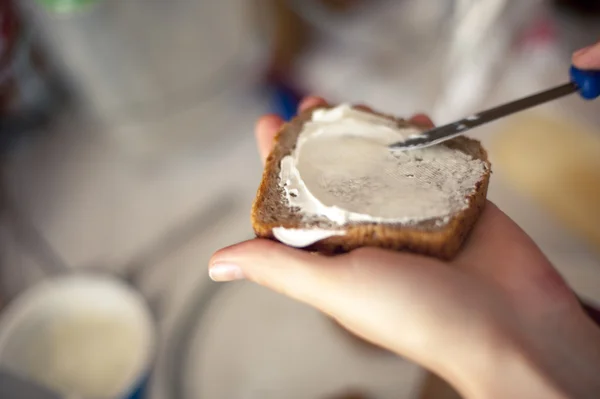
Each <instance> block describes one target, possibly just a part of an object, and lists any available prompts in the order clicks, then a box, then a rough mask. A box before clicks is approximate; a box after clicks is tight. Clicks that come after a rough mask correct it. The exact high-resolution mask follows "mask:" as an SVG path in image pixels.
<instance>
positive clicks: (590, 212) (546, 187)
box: [0, 0, 600, 399]
mask: <svg viewBox="0 0 600 399" xmlns="http://www.w3.org/2000/svg"><path fill="white" fill-rule="evenodd" d="M61 1H62V0H46V1H41V2H40V3H35V2H34V1H33V0H29V1H25V2H23V3H22V4H21V8H22V10H21V11H22V13H23V15H24V16H25V20H26V21H28V22H29V26H33V27H35V30H34V31H33V33H34V35H33V36H34V37H35V38H36V39H37V43H39V45H40V47H41V49H42V50H43V52H44V54H45V55H46V57H47V58H48V60H49V61H48V62H49V63H50V64H51V65H52V66H53V68H54V69H55V70H56V71H58V75H59V76H60V78H59V80H60V82H61V85H62V87H64V92H66V93H67V94H68V95H67V96H66V97H65V96H64V94H62V93H61V95H60V96H58V95H57V96H56V97H55V100H54V101H53V105H55V107H53V108H52V117H51V118H50V120H49V121H48V120H46V119H44V120H43V121H42V122H40V123H38V124H36V125H33V126H35V127H32V126H27V128H26V129H25V128H23V129H21V130H20V131H18V132H12V133H11V134H13V135H15V136H14V137H13V139H12V140H10V142H11V145H10V146H3V148H2V150H3V151H4V153H3V165H2V178H3V183H4V184H3V186H2V196H3V197H2V201H1V204H2V206H3V209H2V211H3V212H2V219H1V222H2V224H1V226H0V245H1V248H2V249H1V250H0V256H1V264H0V287H1V288H2V290H1V292H2V295H3V298H4V300H10V299H11V298H14V297H15V296H16V295H17V294H18V293H19V292H20V291H22V290H23V289H24V288H25V287H27V286H30V285H31V284H33V283H34V282H36V281H39V280H40V279H43V278H44V277H45V276H47V275H48V273H51V272H52V271H56V270H60V269H61V268H72V269H78V268H79V269H85V268H94V269H97V268H104V269H106V270H108V271H111V272H114V273H118V274H122V275H124V276H128V277H129V278H130V279H132V280H133V282H134V283H135V284H136V286H137V287H138V288H139V289H140V291H141V292H142V293H143V294H144V295H145V296H146V298H147V299H148V301H149V303H150V304H151V306H152V307H153V309H154V310H155V312H156V317H157V324H158V328H159V330H160V334H161V337H162V339H161V343H162V344H161V347H160V351H159V356H158V359H157V365H156V368H155V370H154V374H153V378H152V381H151V389H150V391H149V397H151V398H157V399H159V398H192V397H206V398H211V399H212V398H253V397H260V398H267V397H274V398H277V397H287V398H308V397H310V398H312V397H315V398H316V397H320V396H318V395H324V394H329V393H335V391H336V390H343V389H345V388H347V386H346V385H345V384H348V385H352V386H355V385H358V386H359V388H362V387H366V388H365V389H371V391H372V392H374V393H377V394H378V395H379V396H376V397H381V398H388V397H389V398H392V397H394V398H399V397H406V398H410V397H416V396H415V395H416V393H417V392H418V390H419V388H418V384H419V382H420V381H421V378H422V373H421V371H420V370H418V369H417V368H416V367H414V366H413V365H411V364H409V363H406V362H403V361H400V360H399V359H395V358H393V359H392V358H390V357H389V355H385V354H383V355H382V354H381V353H371V352H368V351H367V352H365V351H364V350H363V349H357V348H354V347H352V346H351V345H350V343H348V342H345V341H343V339H341V338H339V337H342V335H339V336H338V335H337V333H338V332H337V331H336V330H335V329H334V328H329V327H330V326H328V324H327V321H326V320H325V319H324V318H323V317H320V316H319V315H317V314H316V313H315V312H314V311H312V310H310V309H306V308H305V307H303V306H301V305H299V304H296V303H294V302H292V301H288V300H285V299H283V298H281V297H280V296H278V295H275V294H272V293H268V292H265V291H264V290H261V289H258V288H256V287H252V286H249V285H245V284H241V285H237V286H235V287H237V288H226V289H225V291H223V290H221V291H219V292H218V294H215V295H217V296H216V297H212V296H211V295H212V294H214V293H215V290H216V289H217V288H216V287H217V286H216V285H215V284H212V283H210V282H209V281H208V277H207V273H206V268H207V261H208V259H209V257H210V255H211V254H212V253H213V251H215V250H216V249H218V248H220V247H222V246H225V245H229V244H232V243H235V242H239V241H241V240H244V239H247V238H250V237H251V236H252V231H251V228H250V223H249V209H250V204H251V202H252V199H253V197H254V194H255V190H256V188H257V185H258V182H259V179H260V175H261V170H262V166H261V164H260V162H259V160H258V158H257V155H256V151H255V143H254V136H253V123H254V121H255V120H256V118H257V117H258V116H259V115H260V114H262V113H265V112H273V111H276V112H281V113H282V114H285V111H286V110H288V112H289V106H290V101H291V104H293V100H294V99H295V97H297V96H298V95H299V93H302V92H304V93H319V94H321V95H323V96H325V97H326V98H328V99H331V101H350V102H364V103H367V104H369V105H372V106H373V107H375V108H377V109H381V110H383V111H389V112H392V113H395V114H399V115H410V114H411V113H414V112H422V111H429V112H430V114H431V115H432V116H433V118H434V120H435V121H436V122H438V123H442V122H447V121H450V120H452V119H453V118H457V117H461V116H464V115H465V114H467V113H470V112H473V111H477V110H480V109H483V108H485V107H488V106H490V105H494V104H498V103H500V102H503V101H507V100H511V99H514V98H516V97H519V96H524V95H527V94H530V93H532V92H535V91H538V90H542V89H545V88H547V87H550V86H552V85H555V84H559V83H563V82H564V81H565V80H566V79H567V71H568V67H569V61H570V54H571V52H572V51H573V50H575V49H577V48H579V47H581V46H583V45H586V44H589V43H591V42H593V41H594V40H596V39H597V38H598V36H599V35H598V34H599V33H600V31H599V30H598V26H600V24H599V23H598V22H599V20H598V18H597V17H595V16H594V14H593V13H592V12H584V13H578V12H576V11H573V9H571V8H570V7H568V4H567V5H565V4H563V5H562V6H561V7H556V4H557V3H577V2H576V1H573V2H570V1H556V2H552V1H542V0H539V1H534V0H532V1H528V2H522V1H516V0H514V1H508V0H486V1H476V0H472V1H469V0H456V1H452V0H419V1H409V0H406V1H399V0H398V1H391V0H390V1H383V0H381V1H369V2H365V1H325V0H323V1H320V0H319V1H317V0H313V1H306V0H304V1H299V0H287V1H284V0H262V1H260V0H255V1H250V0H220V1H208V0H206V1H200V0H198V1H188V0H169V1H167V0H152V1H148V0H127V1H120V0H96V1H82V2H78V1H70V2H69V1H62V4H63V5H64V4H66V3H70V4H75V5H76V7H73V8H74V9H72V10H66V9H60V7H58V5H60V4H61ZM79 3H81V4H79ZM583 3H585V2H583ZM40 4H44V5H43V6H42V5H40ZM590 4H591V5H592V7H593V6H594V2H592V3H590ZM292 88H293V89H292ZM58 104H60V105H61V106H60V107H59V106H58ZM597 110H598V104H597V103H596V104H590V103H584V102H583V101H581V100H579V99H578V98H575V97H573V98H569V99H565V100H562V101H560V102H557V103H555V104H549V105H547V106H543V107H540V108H539V109H536V110H534V111H531V112H529V113H528V114H527V115H526V116H523V117H522V118H525V120H523V119H521V120H522V125H520V126H529V128H528V129H521V130H519V131H520V132H522V134H509V133H511V132H515V131H517V130H518V126H517V127H515V125H514V123H516V122H511V120H506V121H503V122H500V123H497V124H494V125H493V126H489V127H486V128H484V129H481V130H480V131H478V132H474V134H475V135H476V136H477V137H478V138H481V139H482V140H483V142H484V144H485V145H486V147H488V149H489V151H490V156H491V159H492V162H493V163H494V165H495V167H494V171H495V174H494V177H493V179H492V185H491V189H490V190H491V191H490V195H489V197H490V198H491V199H492V200H493V201H494V202H496V204H498V205H499V206H500V207H501V208H502V209H503V210H505V211H506V212H507V213H508V214H509V215H510V216H511V217H513V218H514V219H515V220H516V221H517V222H518V223H519V224H520V225H521V226H522V227H523V228H524V229H525V230H526V231H527V232H528V233H529V234H530V235H532V237H533V238H534V239H535V241H536V242H537V243H538V244H539V245H540V246H541V247H542V249H543V250H544V251H545V252H546V253H547V254H548V256H549V257H550V258H551V259H552V260H553V261H554V262H555V264H556V267H557V268H558V269H559V270H560V271H561V273H562V274H563V275H564V276H565V277H566V278H567V279H568V280H569V282H570V283H571V284H572V286H573V287H574V289H575V290H576V291H577V292H578V293H579V294H580V295H582V296H583V297H584V298H588V299H590V300H592V301H596V302H598V303H600V288H598V287H600V262H599V261H600V238H599V237H600V233H599V231H598V229H599V228H600V227H599V226H600V214H599V213H598V212H599V209H598V206H597V204H598V203H599V201H600V199H599V196H600V175H599V173H600V167H598V161H597V160H598V159H600V150H599V147H600V145H599V144H598V143H599V141H600V114H599V113H598V112H597ZM548 121H550V122H548ZM552 121H556V123H555V124H553V123H552ZM511 123H513V125H511ZM549 123H550V126H556V127H555V128H554V131H555V133H554V134H550V135H548V137H546V136H544V135H543V134H539V135H536V132H538V131H542V132H543V131H546V130H547V128H546V126H548V124H549ZM536 129H537V130H536ZM561 129H562V130H561ZM562 132H566V133H568V134H572V135H573V136H572V137H574V139H572V140H570V141H569V140H560V138H562V137H564V135H563V134H562ZM575 138H577V139H575ZM578 143H579V144H581V143H587V144H586V145H585V148H586V149H587V150H586V151H587V152H585V154H584V155H585V156H584V155H581V154H582V152H581V151H579V150H578V148H580V147H577V146H578ZM524 148H527V149H531V151H524V150H523V149H524ZM594 151H595V152H594ZM515 165H519V167H516V166H515ZM540 165H541V166H543V167H540ZM574 165H576V166H574ZM544 166H545V167H544ZM569 167H570V168H571V169H570V172H569V173H560V172H561V171H563V170H565V169H568V168H569ZM520 168H521V169H520ZM574 176H576V177H581V176H585V178H583V177H582V178H581V179H580V180H578V179H576V178H575V179H574ZM564 187H568V189H565V188H564ZM132 276H133V277H132ZM210 298H212V300H211V301H209V302H207V301H208V299H210ZM236 298H237V299H236ZM203 301H204V302H203ZM215 309H217V311H215ZM200 319H202V320H204V321H203V322H202V323H200V321H199V320H200ZM206 320H210V321H211V322H210V323H206ZM311 327H312V328H311ZM239 331H244V332H247V334H245V333H244V334H242V333H239ZM236 334H238V335H236ZM242 335H244V337H241V336H242ZM224 337H229V338H230V339H233V338H235V339H237V340H238V342H237V343H236V344H235V345H234V344H232V343H231V342H230V341H229V342H227V340H225V338H224ZM251 338H252V339H251ZM186 345H188V346H186ZM290 347H291V348H292V349H290ZM294 347H295V348H296V350H293V348H294ZM249 348H253V349H252V350H250V349H249ZM290 357H293V358H294V359H296V361H295V362H291V363H294V364H287V363H286V364H285V367H284V366H282V363H284V362H286V360H287V359H288V358H290ZM288 363H290V362H288ZM319 364H321V366H318V367H317V366H316V365H319ZM208 365H210V367H208ZM367 366H371V369H369V367H367ZM286 367H287V368H289V370H288V369H286ZM332 370H333V371H335V373H333V372H332ZM286 371H287V374H286ZM399 372H401V373H403V374H402V375H403V376H404V378H402V379H401V381H399V380H398V377H397V376H398V375H399V374H398V373H399ZM389 375H393V376H394V378H393V379H392V380H391V382H390V380H389V379H386V378H387V377H386V376H389ZM261 387H262V388H264V387H269V389H271V390H267V391H257V389H258V388H261ZM315 389H322V391H321V392H317V391H315ZM286 390H289V392H288V391H286ZM283 393H285V395H283ZM282 395H283V396H282ZM399 395H400V396H399ZM401 395H404V396H401Z"/></svg>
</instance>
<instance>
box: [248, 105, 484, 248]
mask: <svg viewBox="0 0 600 399" xmlns="http://www.w3.org/2000/svg"><path fill="white" fill-rule="evenodd" d="M314 110H315V109H310V110H307V111H305V112H303V113H302V114H300V115H298V116H297V117H296V118H294V119H293V120H292V121H291V122H290V123H287V124H285V125H284V126H282V128H281V130H280V131H279V133H278V134H277V136H276V137H275V142H274V146H273V149H272V151H271V153H270V155H269V157H268V158H267V162H266V166H265V169H264V173H263V178H262V181H261V183H260V187H259V189H258V193H257V196H256V199H255V201H254V204H253V206H252V216H251V219H252V226H253V228H254V231H255V233H256V235H257V237H260V238H268V239H274V240H276V238H275V235H274V233H273V229H274V228H277V227H283V228H286V229H311V228H319V229H331V230H339V228H340V226H339V225H335V224H333V223H331V221H330V220H328V219H327V218H325V217H319V216H315V217H314V218H311V220H309V221H307V220H306V219H305V218H303V215H302V213H301V212H300V211H299V210H298V209H296V208H293V207H290V206H289V204H288V202H287V200H286V197H285V193H284V190H283V188H282V187H281V185H280V183H279V173H280V164H281V160H282V159H283V158H284V157H285V156H287V155H289V154H290V153H291V152H292V151H293V150H294V148H295V146H296V140H297V138H298V136H299V134H300V133H301V132H302V128H303V126H304V124H305V123H306V122H307V121H310V120H311V117H312V113H313V111H314ZM374 114H376V115H379V116H383V117H385V118H387V119H390V120H392V121H394V122H395V123H396V124H397V126H398V127H400V128H402V127H404V128H406V127H415V126H414V125H411V124H410V123H409V122H407V121H405V120H402V119H397V118H394V117H392V116H389V115H383V114H379V113H375V112H374ZM441 145H445V146H448V147H449V148H452V149H455V150H458V151H461V152H463V153H466V154H468V155H469V156H471V157H472V158H473V159H479V160H481V161H483V162H484V163H485V171H484V173H483V174H482V175H481V179H480V180H479V181H478V182H477V183H476V185H475V187H473V191H472V194H470V195H469V196H468V197H467V198H466V200H467V201H468V206H467V207H466V208H465V209H464V210H462V211H460V212H458V213H456V214H453V215H447V218H446V220H447V223H446V222H445V223H440V219H430V220H425V221H422V222H418V223H415V224H410V225H407V224H401V223H368V222H351V223H348V224H346V225H344V226H343V228H344V230H345V231H346V234H345V235H339V236H332V237H328V238H325V239H323V240H321V241H318V242H316V243H315V244H313V245H310V246H309V247H306V248H305V249H307V250H310V251H317V252H321V253H325V254H335V253H343V252H349V251H351V250H353V249H356V248H359V247H365V246H371V247H381V248H387V249H393V250H405V251H410V252H413V253H418V254H423V255H428V256H433V257H437V258H440V259H451V258H453V257H454V256H455V255H456V254H457V253H458V251H459V250H460V247H461V246H462V244H463V242H464V241H465V239H466V238H467V236H468V234H469V232H470V231H471V229H472V227H473V225H474V224H475V222H476V221H477V219H478V218H479V216H480V214H481V212H482V210H483V207H484V206H485V203H486V195H487V189H488V183H489V177H490V173H491V169H490V168H491V165H490V163H489V161H488V159H487V153H486V152H485V150H484V149H483V148H482V147H481V144H480V143H479V142H478V141H476V140H472V139H468V138H466V137H458V138H455V139H453V140H450V141H448V142H446V143H444V144H441ZM375 195H376V194H375ZM415 201H418V198H415Z"/></svg>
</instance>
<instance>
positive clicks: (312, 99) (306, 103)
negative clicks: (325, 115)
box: [298, 96, 327, 112]
mask: <svg viewBox="0 0 600 399" xmlns="http://www.w3.org/2000/svg"><path fill="white" fill-rule="evenodd" d="M321 106H327V101H325V100H324V99H323V98H321V97H317V96H309V97H306V98H304V100H302V102H301V103H300V106H299V107H298V110H299V111H300V112H304V111H306V110H308V109H311V108H314V107H321Z"/></svg>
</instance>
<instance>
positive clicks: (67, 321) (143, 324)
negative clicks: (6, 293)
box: [0, 274, 156, 398]
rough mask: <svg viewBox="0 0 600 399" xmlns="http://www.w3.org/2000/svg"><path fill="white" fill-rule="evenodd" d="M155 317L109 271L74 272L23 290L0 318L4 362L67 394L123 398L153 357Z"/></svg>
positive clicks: (2, 364)
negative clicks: (80, 273) (102, 273)
mask: <svg viewBox="0 0 600 399" xmlns="http://www.w3.org/2000/svg"><path fill="white" fill-rule="evenodd" d="M155 341H156V336H155V329H154V324H153V319H152V316H151V314H150V312H149V310H148V308H147V306H146V303H145V302H144V299H143V298H142V297H141V295H140V294H139V293H137V292H136V291H135V290H133V289H132V288H131V287H129V286H128V285H126V284H125V283H123V282H121V281H119V280H117V279H115V278H111V277H108V276H98V275H79V274H78V275H70V276H65V277H58V278H53V279H50V280H47V281H45V282H43V283H41V284H39V285H35V286H33V287H32V288H30V289H28V290H27V291H25V292H24V293H23V294H22V295H21V296H19V297H18V298H17V299H16V300H15V301H14V302H12V303H11V304H10V305H9V306H8V308H7V309H6V310H5V312H4V313H3V314H2V315H1V317H0V367H1V368H5V369H8V370H9V371H11V372H13V373H14V374H17V375H19V376H21V377H24V378H26V379H30V380H33V381H36V382H38V383H40V384H41V385H43V386H46V387H48V388H50V389H53V390H54V391H56V392H58V393H60V394H62V395H64V396H68V397H69V398H91V397H93V398H121V397H126V396H127V395H128V394H130V393H131V392H132V390H134V389H135V388H136V385H137V384H139V383H140V382H141V381H142V380H143V379H144V377H145V376H146V374H147V372H148V371H149V365H150V364H151V362H152V358H153V354H154V345H155Z"/></svg>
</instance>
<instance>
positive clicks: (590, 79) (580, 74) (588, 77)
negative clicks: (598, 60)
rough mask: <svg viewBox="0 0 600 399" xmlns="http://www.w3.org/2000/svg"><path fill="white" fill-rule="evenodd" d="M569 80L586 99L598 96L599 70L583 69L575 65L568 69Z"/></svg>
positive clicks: (599, 90) (599, 92)
mask: <svg viewBox="0 0 600 399" xmlns="http://www.w3.org/2000/svg"><path fill="white" fill-rule="evenodd" d="M570 75H571V82H573V83H575V84H576V85H577V87H578V88H579V94H580V95H581V97H583V98H584V99H586V100H595V99H596V98H598V97H600V71H593V70H583V69H579V68H577V67H575V66H572V67H571V71H570Z"/></svg>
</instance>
